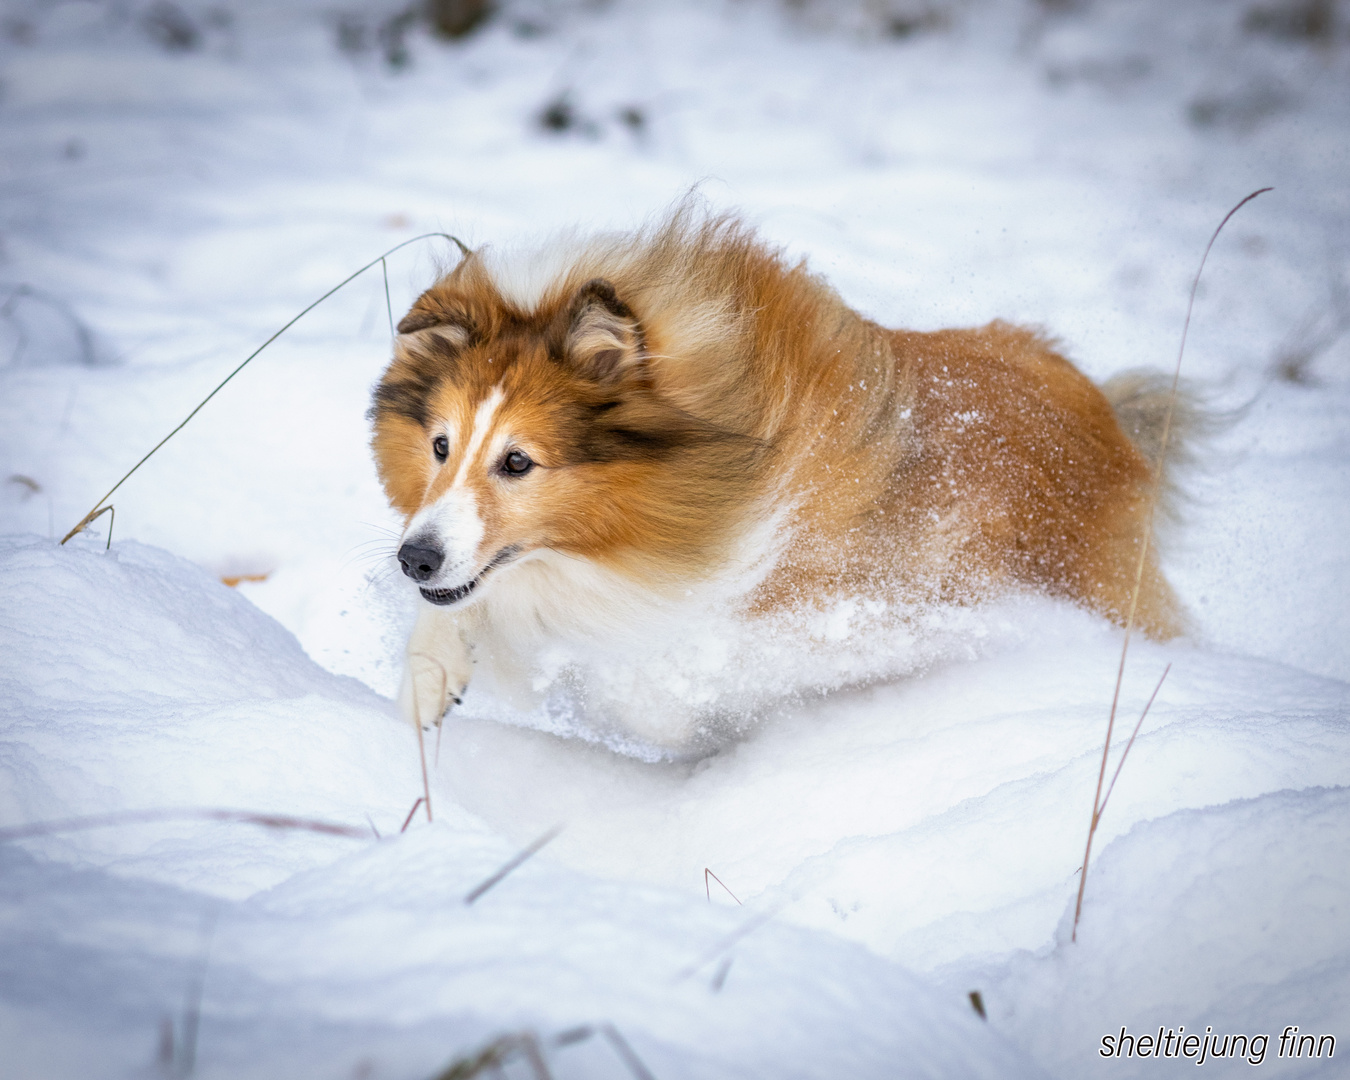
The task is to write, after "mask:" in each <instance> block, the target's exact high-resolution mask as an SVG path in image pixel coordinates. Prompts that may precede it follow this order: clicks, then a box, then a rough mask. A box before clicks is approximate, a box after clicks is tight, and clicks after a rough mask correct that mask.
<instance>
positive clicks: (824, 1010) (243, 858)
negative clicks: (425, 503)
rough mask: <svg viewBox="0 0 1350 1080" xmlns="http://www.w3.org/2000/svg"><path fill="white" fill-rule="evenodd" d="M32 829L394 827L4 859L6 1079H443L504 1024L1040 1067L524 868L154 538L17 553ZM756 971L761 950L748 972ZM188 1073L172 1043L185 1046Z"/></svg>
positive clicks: (114, 839)
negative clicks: (417, 808)
mask: <svg viewBox="0 0 1350 1080" xmlns="http://www.w3.org/2000/svg"><path fill="white" fill-rule="evenodd" d="M0 637H3V639H4V640H5V641H6V642H7V643H9V647H8V648H7V649H6V651H5V653H4V656H3V667H2V668H0V702H2V703H3V704H2V705H0V708H3V710H4V714H5V715H6V716H7V717H11V718H14V719H12V720H11V722H10V723H9V724H8V725H7V731H6V739H5V742H4V743H3V745H2V746H0V773H2V774H3V775H4V777H5V787H4V798H5V805H4V811H3V812H4V816H5V819H6V820H7V821H11V822H12V821H24V820H32V819H35V818H65V817H70V816H75V815H80V814H86V813H94V812H108V811H116V810H129V809H147V808H166V807H215V806H226V807H231V808H235V809H252V810H260V811H267V812H270V813H289V814H296V815H303V816H307V817H311V818H321V819H326V820H332V821H336V822H340V823H347V824H356V825H360V824H362V823H363V822H364V821H365V820H366V819H367V816H368V817H369V820H370V822H371V823H372V824H373V825H374V826H376V827H378V828H379V831H380V832H381V833H382V834H383V835H384V837H385V838H384V839H382V840H378V841H377V840H376V839H375V838H374V835H373V832H374V830H373V829H372V836H371V837H370V839H368V840H355V839H351V838H347V837H331V836H319V835H315V834H312V833H307V832H295V833H289V832H288V833H283V834H280V835H278V834H277V833H276V832H275V831H274V830H262V829H254V828H250V827H248V826H246V825H239V824H225V823H219V822H205V823H203V822H162V823H156V824H140V825H134V826H129V825H123V826H118V827H105V828H101V829H91V830H88V831H84V832H78V833H62V834H57V835H49V836H40V837H37V838H32V839H27V840H23V841H21V842H17V843H7V844H0V863H3V871H2V872H0V883H2V884H0V912H3V916H2V917H0V987H2V988H3V989H0V1032H3V1036H4V1041H5V1045H6V1066H5V1068H6V1074H7V1075H16V1076H18V1075H29V1076H33V1075H42V1076H44V1077H59V1076H88V1075H103V1076H116V1075H147V1074H148V1072H149V1070H150V1069H151V1067H152V1065H153V1063H154V1061H155V1053H156V1050H155V1047H156V1042H157V1039H158V1038H159V1037H160V1036H159V1034H158V1033H159V1032H160V1031H161V1028H162V1027H163V1025H164V1024H165V1023H167V1025H168V1027H167V1029H166V1030H167V1031H168V1032H169V1039H168V1043H167V1044H166V1045H167V1047H168V1050H167V1054H168V1061H169V1064H170V1065H172V1064H173V1063H174V1062H175V1061H177V1062H179V1063H180V1064H181V1061H182V1056H183V1053H184V1052H185V1051H184V1049H183V1048H184V1039H185V1036H184V1031H185V1030H186V1025H187V1024H188V1020H187V1015H188V1013H189V1012H190V1011H191V1010H189V1009H187V1008H186V1007H185V1006H184V1004H183V1002H184V1000H185V998H186V999H187V1000H189V1001H194V1000H196V998H195V996H194V995H195V994H196V993H197V991H195V990H194V989H193V988H194V987H197V986H198V985H200V987H201V989H200V1000H199V1002H198V1005H197V1006H194V1008H197V1007H199V1009H200V1019H199V1021H197V1022H196V1024H197V1031H196V1042H195V1055H196V1063H195V1064H196V1071H195V1074H194V1075H196V1076H200V1077H211V1076H230V1077H246V1076H259V1077H266V1076H277V1075H286V1076H294V1077H304V1076H332V1075H350V1074H353V1073H355V1072H359V1071H360V1070H361V1069H365V1071H366V1074H367V1075H374V1073H373V1072H372V1070H378V1075H381V1076H421V1075H429V1074H431V1073H432V1072H434V1071H435V1070H437V1069H439V1068H441V1067H444V1066H445V1065H446V1064H447V1063H448V1062H449V1061H450V1060H452V1059H453V1058H454V1057H455V1056H456V1055H460V1054H465V1053H470V1052H472V1051H474V1050H475V1049H476V1048H478V1047H479V1046H481V1045H485V1044H486V1043H488V1042H489V1041H490V1040H491V1039H492V1038H495V1037H497V1036H499V1035H501V1034H502V1033H503V1032H522V1031H528V1032H532V1033H535V1034H536V1035H537V1036H538V1038H539V1039H540V1040H541V1042H542V1044H543V1047H544V1051H543V1052H545V1053H546V1054H547V1055H548V1057H549V1062H550V1068H551V1069H552V1070H553V1074H554V1075H556V1076H559V1077H569V1076H570V1077H583V1076H585V1077H603V1076H624V1075H631V1073H629V1072H628V1066H627V1065H626V1064H625V1063H624V1060H623V1058H622V1057H621V1056H620V1052H619V1051H618V1050H616V1049H615V1047H614V1045H613V1044H612V1043H611V1042H608V1041H606V1040H605V1039H604V1038H602V1037H600V1036H596V1037H593V1038H592V1039H589V1040H586V1041H584V1042H578V1043H575V1044H573V1043H567V1042H564V1043H562V1044H559V1042H558V1040H557V1038H556V1036H558V1035H559V1034H560V1033H565V1032H568V1031H570V1030H573V1029H575V1028H577V1027H578V1026H580V1025H592V1026H594V1025H604V1024H609V1025H613V1027H614V1029H615V1030H617V1031H618V1032H619V1033H620V1038H621V1039H622V1040H623V1042H624V1043H626V1044H627V1045H629V1046H630V1047H631V1048H632V1049H633V1050H634V1051H635V1052H636V1053H637V1054H638V1055H639V1057H640V1058H641V1059H642V1061H643V1062H644V1063H646V1065H647V1067H648V1068H650V1069H652V1070H654V1071H655V1073H656V1074H657V1075H663V1076H681V1077H738V1076H739V1077H757V1076H764V1075H773V1076H779V1077H794V1076H801V1077H806V1076H829V1075H848V1076H877V1077H882V1076H887V1077H889V1076H914V1077H945V1076H953V1075H960V1076H969V1077H989V1078H991V1080H992V1078H1001V1077H1012V1076H1035V1075H1039V1074H1038V1071H1037V1070H1036V1069H1035V1068H1034V1067H1033V1066H1031V1065H1030V1064H1029V1063H1028V1062H1027V1060H1026V1059H1025V1058H1024V1057H1023V1056H1022V1055H1021V1054H1020V1053H1019V1052H1017V1051H1015V1050H1013V1049H1012V1048H1011V1046H1010V1045H1009V1044H1008V1043H1007V1042H1006V1041H1004V1040H1003V1039H1002V1038H1001V1037H1000V1036H998V1035H997V1034H995V1033H994V1032H993V1031H991V1029H989V1028H988V1027H987V1026H986V1025H984V1024H981V1023H980V1021H979V1020H978V1019H977V1018H976V1017H975V1015H974V1013H973V1012H971V1010H970V1009H969V1007H968V1005H967V1004H966V1003H965V1002H964V1000H963V999H962V995H960V994H955V995H954V994H951V993H949V992H946V991H941V990H938V989H935V988H934V987H933V986H931V985H929V984H928V983H926V982H925V981H924V980H922V979H920V978H919V977H916V976H914V975H911V974H909V973H907V972H905V971H904V970H903V969H901V968H900V967H898V966H897V965H895V964H893V963H890V962H888V961H886V960H884V959H881V958H879V957H877V956H875V955H874V954H872V953H870V952H868V951H867V950H865V949H863V948H860V947H858V946H856V945H853V944H849V943H845V942H841V941H839V940H838V939H836V938H833V937H831V936H829V935H826V934H820V933H816V932H811V931H806V930H800V929H794V928H791V927H789V926H785V925H783V924H782V923H781V921H775V920H774V919H773V916H774V915H775V914H776V912H775V910H774V909H773V908H772V907H761V908H759V909H757V910H756V909H752V908H747V909H745V910H744V911H741V910H732V909H730V908H728V907H726V906H714V905H711V904H709V903H708V902H707V901H706V900H704V899H703V898H701V897H698V896H697V894H696V893H694V892H693V891H692V890H685V893H684V895H680V894H678V893H675V892H674V891H671V890H662V889H656V888H650V887H643V886H640V885H635V884H631V883H617V882H612V881H611V882H606V881H602V880H600V879H598V878H596V877H594V876H592V875H588V874H585V873H581V872H578V871H575V870H569V869H567V868H565V867H563V866H560V865H558V864H557V863H555V862H554V861H553V860H552V858H551V857H550V853H549V852H547V851H545V852H543V853H541V854H539V855H538V856H536V857H535V858H534V859H533V860H532V861H530V862H529V863H527V864H526V865H524V866H523V867H521V868H520V869H519V870H517V871H516V872H515V873H514V874H512V875H511V876H509V877H507V878H505V879H504V880H502V881H501V883H500V884H498V885H496V886H495V887H494V888H492V889H491V890H490V891H488V892H486V893H485V894H483V895H482V896H481V897H480V898H478V899H477V900H476V902H475V903H473V904H472V905H470V904H468V903H466V901H465V898H466V896H467V895H468V894H469V893H470V892H471V891H472V890H473V889H474V888H475V886H476V885H478V884H479V883H481V882H483V881H485V880H486V879H487V878H488V877H489V876H490V875H491V874H492V873H493V872H494V871H495V870H496V869H497V868H498V867H500V866H502V865H503V864H504V863H506V862H507V860H508V859H509V858H510V857H511V856H512V855H513V854H515V853H516V850H517V848H516V845H514V844H513V843H511V842H509V841H507V840H505V839H503V838H502V837H501V836H500V835H497V834H495V833H494V832H492V831H491V830H490V829H489V828H488V827H486V826H485V825H484V824H482V823H481V822H480V821H478V820H476V819H475V818H473V817H471V816H470V815H469V814H467V813H466V812H464V811H463V810H460V809H458V808H457V807H455V805H454V804H453V802H451V801H449V800H445V799H441V798H439V797H435V796H434V797H435V798H436V805H437V809H438V813H437V814H436V820H435V822H434V824H431V825H427V824H425V823H424V822H423V819H421V818H420V817H418V818H417V820H416V824H415V826H413V827H411V828H410V829H409V830H408V832H407V833H405V834H400V833H399V831H398V830H399V825H400V822H401V821H402V820H403V817H404V814H405V813H406V811H407V808H408V807H409V806H410V805H411V803H412V800H413V798H414V797H415V795H416V793H417V791H418V790H419V785H418V784H417V777H418V769H417V751H416V742H415V738H414V735H413V733H412V732H411V731H409V730H408V729H406V728H405V727H404V726H402V725H401V724H400V723H398V722H397V721H396V719H395V718H394V716H393V712H392V707H391V706H390V704H389V703H388V702H387V701H386V700H384V699H382V698H379V697H377V696H376V695H374V694H373V693H371V692H370V691H369V690H367V689H365V688H364V687H363V686H361V685H360V684H358V683H356V682H355V681H353V680H350V679H346V678H342V677H340V676H335V675H331V674H329V673H328V672H326V671H324V670H323V669H321V668H319V667H317V666H316V665H315V664H314V663H313V662H312V661H310V660H309V659H308V658H307V657H306V656H305V655H304V653H303V652H302V651H301V650H300V648H299V647H298V645H297V644H296V642H295V640H294V639H293V638H292V637H291V636H290V635H289V634H288V633H287V632H286V631H284V630H283V629H282V628H281V627H280V626H278V625H277V624H276V623H274V622H273V621H272V620H271V619H269V618H268V617H266V616H265V615H262V614H261V613H260V612H258V611H257V610H256V609H255V608H253V607H252V605H250V604H249V603H248V602H247V601H245V600H244V599H242V598H241V597H239V596H238V595H236V594H234V593H233V592H231V591H230V590H229V589H227V588H226V587H225V586H223V585H221V584H219V583H218V582H216V581H214V580H212V579H211V578H210V577H209V576H208V575H206V574H205V573H204V572H203V571H201V570H200V569H199V568H197V567H195V566H193V565H192V564H190V563H187V562H185V561H183V560H180V559H177V558H174V557H173V556H171V555H168V554H167V553H164V552H161V551H157V550H155V549H153V548H149V547H145V546H143V545H140V544H136V543H133V542H128V543H123V544H117V545H115V546H114V547H113V548H112V550H111V551H110V552H107V553H104V552H103V551H102V550H100V549H99V547H98V545H97V544H95V543H93V542H83V543H75V544H73V545H72V546H70V547H67V548H60V547H58V546H56V545H55V544H54V543H52V542H51V541H48V540H42V539H33V538H6V539H4V540H3V542H0ZM728 961H734V962H733V963H731V965H730V967H727V966H726V965H727V962H728ZM175 1054H176V1055H177V1057H175V1056H174V1055H175Z"/></svg>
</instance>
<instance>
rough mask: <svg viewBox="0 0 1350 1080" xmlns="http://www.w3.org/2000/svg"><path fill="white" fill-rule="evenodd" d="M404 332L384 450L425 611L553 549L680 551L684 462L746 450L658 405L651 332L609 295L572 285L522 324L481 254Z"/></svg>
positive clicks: (381, 410)
mask: <svg viewBox="0 0 1350 1080" xmlns="http://www.w3.org/2000/svg"><path fill="white" fill-rule="evenodd" d="M398 330H399V334H398V339H397V342H396V344H395V352H394V359H393V362H392V363H391V364H390V366H389V368H388V370H387V371H386V372H385V374H384V376H383V378H382V379H381V381H380V383H379V385H378V387H377V388H376V390H375V395H374V403H373V405H372V407H371V418H372V420H373V421H374V435H373V439H372V446H373V449H374V453H375V460H376V464H377V467H378V470H379V474H380V479H381V480H382V482H383V484H384V487H385V491H386V493H387V494H388V496H389V500H390V502H391V503H392V504H393V506H394V508H395V509H397V510H398V511H399V512H400V513H402V514H403V516H404V518H405V528H404V532H403V537H402V541H401V546H400V549H399V561H400V563H401V564H402V567H403V572H404V573H405V574H407V575H408V576H409V577H410V578H412V579H413V581H415V582H416V583H417V584H418V586H419V588H420V590H421V593H422V596H423V597H425V598H426V599H427V600H428V601H430V602H432V603H434V604H442V605H453V604H460V603H464V602H467V601H468V600H469V599H470V597H471V596H475V595H479V594H480V590H481V589H482V588H483V586H484V583H485V582H486V581H488V580H489V579H491V578H494V577H495V576H496V575H497V574H498V573H499V572H501V571H502V570H503V569H504V568H505V567H507V566H508V565H509V564H511V563H513V562H516V561H519V560H521V559H523V558H525V557H526V556H528V555H529V554H530V553H531V552H535V551H539V550H541V549H548V550H553V551H559V552H563V553H566V554H569V555H574V556H579V557H582V558H589V559H593V560H597V561H600V562H602V563H603V562H611V563H622V561H623V559H624V557H625V555H626V554H627V553H631V552H633V551H635V550H638V549H641V548H643V547H644V546H647V547H650V546H651V545H660V544H662V543H669V544H671V545H672V550H673V551H675V552H677V553H678V551H679V550H680V549H681V543H682V541H681V537H680V536H679V533H680V531H681V529H682V527H687V525H688V524H689V523H688V522H687V521H683V522H682V521H681V520H680V512H679V507H678V506H677V505H675V504H676V503H680V502H682V501H683V502H687V501H689V499H692V498H696V497H697V496H696V493H695V492H693V491H689V492H687V493H685V495H686V496H687V497H684V496H682V495H681V491H682V489H683V488H685V487H689V486H690V485H691V484H692V485H697V483H698V478H697V477H696V476H690V477H689V479H688V482H682V481H681V480H680V479H679V477H680V475H681V470H680V468H679V462H678V459H680V458H681V457H683V458H684V460H685V462H686V463H690V464H694V463H696V459H698V458H699V457H701V456H706V453H707V451H708V450H709V449H710V448H711V447H713V446H714V445H715V444H717V443H719V442H722V441H725V440H726V439H727V438H729V437H730V438H734V436H728V435H727V433H725V432H720V431H718V430H717V429H715V428H712V427H711V426H710V425H708V424H706V423H704V422H702V421H700V420H698V419H697V418H695V417H693V416H691V415H689V414H688V413H685V412H683V411H681V410H680V409H678V408H676V407H675V406H674V405H672V404H670V403H669V402H667V401H664V400H663V399H662V397H661V396H660V395H659V394H658V393H657V391H656V389H655V387H654V385H653V380H652V378H651V371H650V368H649V364H650V354H649V351H648V345H649V342H648V339H647V331H646V328H644V326H643V323H642V320H641V319H640V318H639V317H638V315H637V314H635V312H634V311H633V310H632V309H631V308H630V307H629V306H628V304H627V303H626V302H625V300H624V299H623V298H622V297H621V296H620V295H619V293H618V292H617V291H616V289H615V287H614V286H613V285H612V284H610V282H608V281H606V280H603V279H600V278H594V279H591V280H586V281H584V282H567V281H564V282H562V283H561V284H560V285H559V286H558V287H556V288H555V289H554V290H553V291H552V292H551V293H548V294H546V295H545V297H544V298H543V300H541V302H540V303H539V304H538V305H537V306H536V307H534V308H533V309H531V310H525V309H522V308H521V307H519V306H517V305H515V304H513V303H511V302H508V301H507V300H506V299H504V298H503V296H502V294H501V292H500V291H499V290H498V289H497V288H496V286H495V285H494V284H493V282H492V279H491V278H490V277H489V275H488V274H487V272H486V271H485V270H484V269H483V268H482V266H481V264H479V262H478V261H477V259H476V258H475V257H474V256H470V257H468V258H467V259H466V260H465V261H464V262H463V263H461V265H460V266H459V267H458V268H457V269H456V270H455V271H454V272H453V273H452V274H450V275H449V276H448V277H447V278H445V279H444V280H442V281H440V282H438V283H437V284H436V285H435V286H433V287H432V288H431V289H429V290H428V291H427V292H426V293H424V294H423V295H422V296H421V297H419V298H418V300H417V302H416V303H415V304H414V305H413V307H412V309H411V310H410V311H409V312H408V314H407V315H406V316H405V317H404V319H403V320H402V322H400V323H399V326H398ZM698 471H699V470H698V469H697V468H695V469H694V472H698Z"/></svg>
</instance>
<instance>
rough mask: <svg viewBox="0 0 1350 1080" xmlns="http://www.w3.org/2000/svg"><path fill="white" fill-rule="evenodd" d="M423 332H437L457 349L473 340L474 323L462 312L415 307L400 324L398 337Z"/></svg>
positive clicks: (437, 334)
mask: <svg viewBox="0 0 1350 1080" xmlns="http://www.w3.org/2000/svg"><path fill="white" fill-rule="evenodd" d="M422 330H432V331H435V333H436V336H437V337H439V338H442V339H443V340H445V341H446V342H447V343H448V344H450V345H452V346H453V347H455V348H457V349H462V348H464V346H466V345H468V344H469V342H470V341H472V340H473V336H474V334H473V322H472V321H471V320H470V319H469V317H468V316H467V315H464V314H461V313H460V312H449V313H447V312H444V311H429V310H427V309H426V308H423V307H417V306H414V307H413V309H412V310H411V311H410V312H408V314H406V315H404V316H403V318H402V319H400V320H399V323H398V336H399V337H400V338H403V337H405V336H406V335H408V334H416V333H419V332H420V331H422Z"/></svg>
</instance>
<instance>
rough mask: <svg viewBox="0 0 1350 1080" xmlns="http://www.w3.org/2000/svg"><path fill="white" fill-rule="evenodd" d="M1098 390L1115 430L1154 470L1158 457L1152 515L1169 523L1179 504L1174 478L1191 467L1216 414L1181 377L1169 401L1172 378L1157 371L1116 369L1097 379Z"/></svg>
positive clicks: (1177, 488) (1179, 496) (1177, 486)
mask: <svg viewBox="0 0 1350 1080" xmlns="http://www.w3.org/2000/svg"><path fill="white" fill-rule="evenodd" d="M1101 389H1102V393H1103V394H1104V395H1105V396H1106V400H1107V401H1108V402H1110V404H1111V408H1112V409H1113V410H1114V411H1115V414H1116V420H1117V421H1118V422H1119V424H1120V426H1121V429H1122V430H1123V431H1124V432H1125V434H1126V435H1128V436H1129V438H1130V441H1131V442H1133V443H1134V445H1135V446H1136V447H1138V448H1139V452H1140V453H1142V454H1143V455H1144V458H1145V459H1146V460H1147V461H1148V463H1149V465H1150V467H1152V468H1153V469H1155V470H1156V469H1157V468H1158V463H1159V460H1160V459H1161V460H1162V465H1163V469H1162V485H1161V487H1160V488H1159V490H1158V515H1159V518H1160V519H1161V522H1167V523H1175V522H1176V520H1177V518H1178V516H1179V514H1180V510H1181V502H1182V499H1181V488H1180V486H1179V483H1178V480H1179V477H1181V476H1182V475H1184V474H1185V473H1186V471H1187V470H1188V469H1189V468H1190V467H1192V466H1194V465H1195V463H1196V460H1197V457H1198V450H1199V446H1200V444H1201V443H1203V442H1204V440H1205V437H1206V436H1208V435H1211V434H1213V431H1214V429H1215V428H1216V427H1217V426H1219V424H1220V423H1221V418H1219V417H1217V416H1215V415H1214V414H1213V413H1212V412H1211V411H1210V410H1208V409H1206V408H1205V407H1204V405H1203V403H1202V402H1201V400H1200V397H1199V395H1198V393H1197V392H1196V391H1195V389H1194V388H1193V387H1191V386H1189V385H1188V384H1187V383H1186V382H1185V381H1182V382H1181V383H1180V384H1178V386H1177V389H1176V395H1175V401H1174V400H1173V392H1172V379H1171V377H1170V376H1168V375H1166V374H1164V373H1163V372H1161V371H1149V370H1144V369H1139V370H1134V371H1122V372H1121V373H1120V374H1119V375H1116V376H1114V377H1112V378H1111V379H1109V380H1107V381H1106V382H1105V383H1103V384H1102V388H1101ZM1169 409H1170V410H1171V413H1172V421H1171V425H1170V427H1169V425H1168V422H1167V414H1168V411H1169ZM1164 435H1166V439H1167V445H1166V446H1164V445H1163V438H1164Z"/></svg>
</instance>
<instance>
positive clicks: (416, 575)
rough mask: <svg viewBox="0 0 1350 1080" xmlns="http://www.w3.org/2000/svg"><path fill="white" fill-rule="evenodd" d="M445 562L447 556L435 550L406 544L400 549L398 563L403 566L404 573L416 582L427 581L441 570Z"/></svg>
mask: <svg viewBox="0 0 1350 1080" xmlns="http://www.w3.org/2000/svg"><path fill="white" fill-rule="evenodd" d="M444 560H445V556H444V555H442V554H441V553H440V552H439V551H437V550H436V549H435V548H429V547H418V546H417V545H416V544H404V545H403V546H402V547H401V548H399V549H398V561H399V562H400V563H401V564H402V565H403V572H404V573H405V574H407V575H408V576H409V577H410V578H412V579H413V580H414V581H426V580H427V579H428V578H429V577H431V575H432V574H434V573H435V572H436V571H437V570H439V569H440V568H441V563H442V562H443V561H444Z"/></svg>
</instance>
